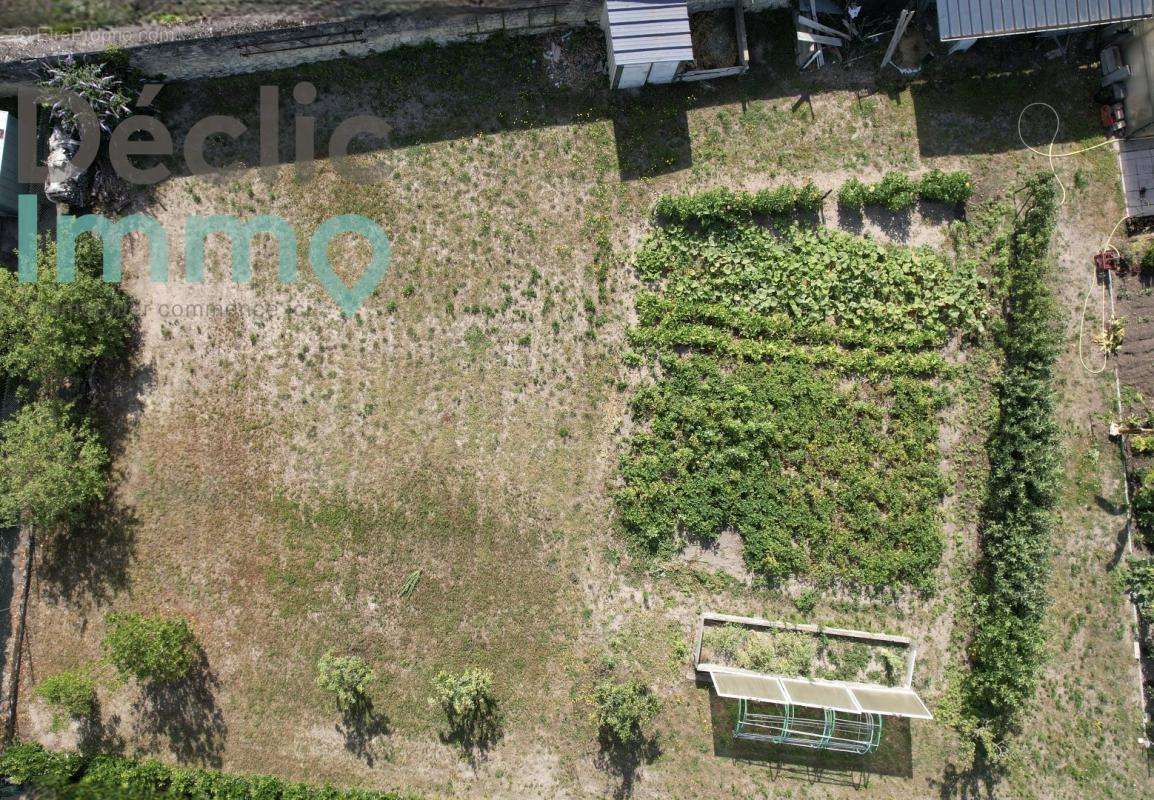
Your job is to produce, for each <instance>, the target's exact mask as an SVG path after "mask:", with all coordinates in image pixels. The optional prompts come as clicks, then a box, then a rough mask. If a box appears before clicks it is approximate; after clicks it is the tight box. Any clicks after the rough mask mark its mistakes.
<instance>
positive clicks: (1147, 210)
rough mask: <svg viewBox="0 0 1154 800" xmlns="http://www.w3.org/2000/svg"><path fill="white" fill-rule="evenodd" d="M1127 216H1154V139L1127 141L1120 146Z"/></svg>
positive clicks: (1119, 161)
mask: <svg viewBox="0 0 1154 800" xmlns="http://www.w3.org/2000/svg"><path fill="white" fill-rule="evenodd" d="M1118 166H1119V167H1120V168H1121V170H1122V192H1123V193H1124V194H1125V195H1126V214H1127V215H1129V216H1131V217H1150V216H1154V139H1126V140H1124V141H1122V142H1120V143H1119V146H1118Z"/></svg>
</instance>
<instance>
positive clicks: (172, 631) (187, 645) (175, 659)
mask: <svg viewBox="0 0 1154 800" xmlns="http://www.w3.org/2000/svg"><path fill="white" fill-rule="evenodd" d="M107 622H108V625H109V631H108V633H107V634H106V635H105V637H104V643H103V644H104V651H105V653H106V655H107V657H108V660H109V661H110V662H111V663H112V665H113V666H114V667H116V669H117V670H118V671H119V672H120V674H121V675H123V676H125V677H133V678H136V680H138V681H140V682H141V683H153V684H161V685H163V684H171V683H176V682H177V681H180V680H182V679H183V678H185V677H187V676H188V674H189V673H190V672H191V671H192V668H193V666H195V664H196V657H197V651H196V638H195V636H194V635H193V633H192V628H190V627H189V624H188V620H186V619H184V618H182V617H174V618H171V619H169V618H164V617H149V616H144V615H142V614H134V613H129V614H116V613H114V614H109V615H108V617H107Z"/></svg>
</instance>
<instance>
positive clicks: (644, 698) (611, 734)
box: [593, 680, 661, 745]
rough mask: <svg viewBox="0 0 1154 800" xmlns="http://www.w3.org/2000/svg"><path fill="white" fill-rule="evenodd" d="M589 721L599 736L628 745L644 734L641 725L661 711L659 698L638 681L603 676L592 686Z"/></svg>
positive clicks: (647, 722)
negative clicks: (591, 704)
mask: <svg viewBox="0 0 1154 800" xmlns="http://www.w3.org/2000/svg"><path fill="white" fill-rule="evenodd" d="M593 704H594V706H595V707H596V710H595V712H594V715H593V721H594V722H595V723H596V724H597V728H598V731H599V732H600V734H601V736H602V737H604V738H606V739H608V740H610V741H612V742H615V743H617V744H622V745H628V744H632V743H634V742H637V741H638V740H640V739H641V738H642V737H643V736H644V728H645V726H646V725H648V724H649V723H650V722H651V721H652V720H653V718H654V717H656V716H657V714H658V713H659V712H660V711H661V701H660V700H659V699H658V698H657V697H655V696H654V695H653V694H652V693H651V692H650V691H649V687H647V686H645V685H644V684H642V683H641V682H640V681H637V680H631V681H627V682H625V683H617V682H615V681H612V680H604V681H602V682H601V683H599V684H597V686H596V687H594V689H593Z"/></svg>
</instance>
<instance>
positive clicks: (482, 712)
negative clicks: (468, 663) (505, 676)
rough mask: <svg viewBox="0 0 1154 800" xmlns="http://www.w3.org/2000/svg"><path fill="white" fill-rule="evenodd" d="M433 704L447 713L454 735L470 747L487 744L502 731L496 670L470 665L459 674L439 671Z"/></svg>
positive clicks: (435, 683) (434, 688)
mask: <svg viewBox="0 0 1154 800" xmlns="http://www.w3.org/2000/svg"><path fill="white" fill-rule="evenodd" d="M429 705H432V706H437V707H439V708H440V709H441V710H442V711H444V712H445V718H446V719H447V720H448V722H449V728H450V730H451V731H452V735H453V736H454V737H455V738H457V739H458V740H460V741H461V742H462V743H463V744H465V745H466V746H469V747H471V746H473V745H475V744H479V745H484V744H486V743H488V742H490V741H492V740H493V739H495V738H497V735H498V733H499V731H500V727H501V722H500V717H499V715H498V713H497V698H496V696H495V695H494V694H493V673H492V672H489V671H488V670H484V669H479V668H477V667H470V668H469V669H467V670H465V671H464V672H461V673H458V674H454V673H452V672H446V671H442V672H440V673H438V674H437V677H435V678H434V679H433V696H432V697H430V698H429Z"/></svg>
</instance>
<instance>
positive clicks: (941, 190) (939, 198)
mask: <svg viewBox="0 0 1154 800" xmlns="http://www.w3.org/2000/svg"><path fill="white" fill-rule="evenodd" d="M973 193H974V183H973V181H972V180H971V179H970V175H969V173H968V172H942V171H941V170H940V169H932V170H930V171H929V172H927V173H926V174H925V175H923V176H922V179H921V180H920V181H919V182H918V197H920V198H921V199H922V200H925V201H926V202H928V203H948V204H950V205H955V206H960V205H962V204H963V203H965V202H966V201H967V200H969V199H970V195H972V194H973Z"/></svg>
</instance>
